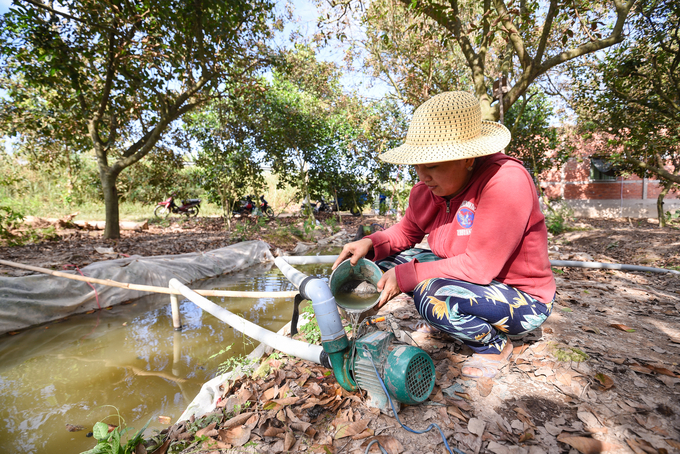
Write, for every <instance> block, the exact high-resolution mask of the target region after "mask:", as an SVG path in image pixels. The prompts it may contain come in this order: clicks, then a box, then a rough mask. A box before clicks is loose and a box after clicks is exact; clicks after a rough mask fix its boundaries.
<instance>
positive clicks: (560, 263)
mask: <svg viewBox="0 0 680 454" xmlns="http://www.w3.org/2000/svg"><path fill="white" fill-rule="evenodd" d="M550 264H551V265H552V266H568V267H577V268H598V269H599V268H603V269H608V270H623V271H649V272H652V273H670V274H680V271H675V270H667V269H665V268H653V267H651V266H640V265H623V264H620V263H602V262H574V261H571V260H551V261H550Z"/></svg>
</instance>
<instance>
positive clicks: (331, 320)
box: [274, 255, 347, 342]
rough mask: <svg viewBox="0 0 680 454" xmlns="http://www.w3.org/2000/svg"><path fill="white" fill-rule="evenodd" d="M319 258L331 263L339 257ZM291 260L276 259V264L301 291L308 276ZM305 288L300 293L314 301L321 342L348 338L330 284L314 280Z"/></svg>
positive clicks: (283, 257)
mask: <svg viewBox="0 0 680 454" xmlns="http://www.w3.org/2000/svg"><path fill="white" fill-rule="evenodd" d="M317 257H318V258H322V257H323V258H324V259H325V260H329V261H330V260H331V259H332V260H333V262H334V261H335V259H336V258H337V257H338V256H337V255H335V256H330V255H327V256H317ZM291 258H293V257H291V256H281V257H276V259H275V260H274V263H275V264H276V266H278V267H279V269H280V270H281V272H282V273H283V274H284V275H285V276H286V277H287V278H288V280H289V281H290V282H292V283H293V285H295V287H296V288H298V289H300V284H301V283H302V281H304V280H305V279H306V278H307V277H308V276H307V275H306V274H304V273H301V272H300V271H298V270H296V269H295V268H293V267H292V266H290V265H289V264H288V262H289V261H290V260H289V259H291ZM301 258H302V257H301ZM319 263H332V262H319ZM305 286H306V287H307V288H304V289H300V293H302V295H303V296H305V297H307V298H310V299H311V300H312V308H313V309H314V315H315V316H316V322H317V324H318V325H319V330H320V331H321V341H322V342H325V341H334V340H336V339H338V338H341V337H345V336H347V335H346V334H345V330H344V328H343V326H342V320H341V319H340V313H339V312H338V305H337V304H336V303H335V297H334V296H333V294H332V293H331V289H330V288H329V287H328V284H327V283H326V282H324V281H322V280H321V279H318V278H314V279H312V280H311V281H307V284H305Z"/></svg>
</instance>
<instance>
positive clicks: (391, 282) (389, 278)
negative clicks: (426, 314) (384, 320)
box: [376, 268, 401, 309]
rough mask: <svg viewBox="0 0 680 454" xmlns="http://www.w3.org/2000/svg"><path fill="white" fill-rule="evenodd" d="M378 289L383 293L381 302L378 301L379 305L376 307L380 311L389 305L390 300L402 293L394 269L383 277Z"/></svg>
mask: <svg viewBox="0 0 680 454" xmlns="http://www.w3.org/2000/svg"><path fill="white" fill-rule="evenodd" d="M376 287H378V290H379V291H381V292H382V295H380V301H378V304H377V305H376V307H377V308H378V309H380V308H381V307H383V306H384V305H385V304H387V302H388V301H389V300H391V299H392V298H394V297H395V296H397V295H399V294H400V293H401V290H400V289H399V284H398V283H397V273H396V271H394V268H392V269H389V270H387V272H385V274H383V275H382V277H381V278H380V280H379V281H378V285H377V286H376Z"/></svg>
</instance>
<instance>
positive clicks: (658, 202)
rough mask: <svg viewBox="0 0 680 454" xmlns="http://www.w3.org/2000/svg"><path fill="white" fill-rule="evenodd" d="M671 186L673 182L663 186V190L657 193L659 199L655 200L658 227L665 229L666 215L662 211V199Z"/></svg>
mask: <svg viewBox="0 0 680 454" xmlns="http://www.w3.org/2000/svg"><path fill="white" fill-rule="evenodd" d="M671 186H673V182H668V183H666V184H664V186H663V190H662V191H661V192H660V193H659V197H657V198H656V215H657V216H658V218H659V227H661V228H663V227H666V215H665V214H664V211H663V199H664V197H666V194H668V191H669V190H670V189H671Z"/></svg>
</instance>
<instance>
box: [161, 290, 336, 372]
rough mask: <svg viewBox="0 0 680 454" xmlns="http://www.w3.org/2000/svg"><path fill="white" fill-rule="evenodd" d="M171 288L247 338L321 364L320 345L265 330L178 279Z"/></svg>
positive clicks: (321, 348) (321, 350)
mask: <svg viewBox="0 0 680 454" xmlns="http://www.w3.org/2000/svg"><path fill="white" fill-rule="evenodd" d="M170 287H171V288H174V289H176V290H179V291H180V293H182V295H184V296H185V297H186V298H188V299H189V300H190V301H191V302H193V303H194V304H195V305H197V306H198V307H200V308H201V309H203V310H204V311H206V312H208V313H210V314H212V315H214V316H215V317H217V318H218V319H220V320H222V321H223V322H224V323H226V324H228V325H229V326H231V327H232V328H234V329H236V330H238V331H240V332H242V333H243V334H245V335H246V336H248V337H251V338H253V339H255V340H256V341H258V342H262V343H263V344H265V345H269V346H270V347H273V348H275V349H276V350H279V351H281V352H283V353H285V354H287V355H291V356H295V357H298V358H300V359H305V360H307V361H312V362H314V363H317V364H321V359H320V358H321V353H322V352H323V347H321V346H320V345H312V344H308V343H306V342H301V341H298V340H295V339H291V338H288V337H285V336H281V335H280V334H276V333H274V332H271V331H269V330H267V329H264V328H262V327H261V326H258V325H256V324H255V323H253V322H249V321H248V320H245V319H244V318H241V317H239V316H238V315H236V314H234V313H232V312H229V311H228V310H226V309H224V308H223V307H220V306H218V305H217V304H215V303H213V302H212V301H210V300H208V299H207V298H204V297H202V296H201V295H199V294H198V293H196V292H194V291H193V290H191V289H190V288H189V287H187V286H186V285H184V284H182V283H181V282H180V281H178V280H177V279H174V278H173V279H170Z"/></svg>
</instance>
